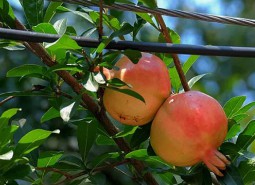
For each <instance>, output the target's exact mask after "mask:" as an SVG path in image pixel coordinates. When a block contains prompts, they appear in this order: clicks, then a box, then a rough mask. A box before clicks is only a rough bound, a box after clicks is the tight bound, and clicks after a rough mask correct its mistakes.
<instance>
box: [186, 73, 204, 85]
mask: <svg viewBox="0 0 255 185" xmlns="http://www.w3.org/2000/svg"><path fill="white" fill-rule="evenodd" d="M205 75H207V73H206V74H201V75H197V76H194V77H193V78H191V79H190V80H189V81H188V85H189V87H190V88H192V87H193V85H194V84H195V83H196V82H198V81H199V80H200V79H201V78H203V77H204V76H205Z"/></svg>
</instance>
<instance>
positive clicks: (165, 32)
mask: <svg viewBox="0 0 255 185" xmlns="http://www.w3.org/2000/svg"><path fill="white" fill-rule="evenodd" d="M155 16H156V19H157V20H158V23H159V25H160V28H161V32H162V34H163V36H164V38H165V40H166V42H168V43H173V41H172V38H171V36H170V34H169V32H168V30H167V27H166V24H165V21H164V20H163V18H162V15H159V14H156V15H155ZM172 57H173V60H174V65H175V67H176V70H177V72H178V75H179V77H180V80H181V83H182V86H183V89H184V91H189V90H190V88H189V85H188V82H187V80H186V78H185V74H184V72H183V70H182V66H181V62H180V59H179V57H178V55H177V54H175V53H172Z"/></svg>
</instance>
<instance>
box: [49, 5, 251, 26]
mask: <svg viewBox="0 0 255 185" xmlns="http://www.w3.org/2000/svg"><path fill="white" fill-rule="evenodd" d="M50 1H58V2H66V3H71V4H78V5H83V6H97V7H98V6H99V2H96V1H91V0H50ZM103 6H104V8H108V9H115V10H121V11H132V12H141V13H151V14H159V15H165V16H171V17H178V18H185V19H193V20H200V21H206V22H217V23H224V24H234V25H242V26H251V27H254V26H255V20H254V19H247V18H239V17H230V16H221V15H210V14H204V13H196V12H187V11H182V10H173V9H164V8H154V9H152V8H148V7H145V6H142V5H136V4H122V3H114V4H112V5H107V4H104V5H103Z"/></svg>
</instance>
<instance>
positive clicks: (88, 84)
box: [83, 73, 99, 92]
mask: <svg viewBox="0 0 255 185" xmlns="http://www.w3.org/2000/svg"><path fill="white" fill-rule="evenodd" d="M83 86H84V88H85V89H87V90H88V91H91V92H97V90H98V88H99V84H98V82H97V81H96V80H95V78H94V76H93V74H92V73H89V75H88V79H87V81H85V83H84V84H83Z"/></svg>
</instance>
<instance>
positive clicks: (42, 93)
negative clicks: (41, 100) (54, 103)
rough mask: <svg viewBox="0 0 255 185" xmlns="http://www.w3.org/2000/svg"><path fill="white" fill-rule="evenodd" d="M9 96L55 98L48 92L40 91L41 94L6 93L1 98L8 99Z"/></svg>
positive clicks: (30, 92) (24, 92)
mask: <svg viewBox="0 0 255 185" xmlns="http://www.w3.org/2000/svg"><path fill="white" fill-rule="evenodd" d="M7 96H45V97H49V98H50V97H55V95H53V94H50V92H48V91H39V92H36V91H35V92H32V91H13V92H6V93H2V94H0V97H7Z"/></svg>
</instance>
